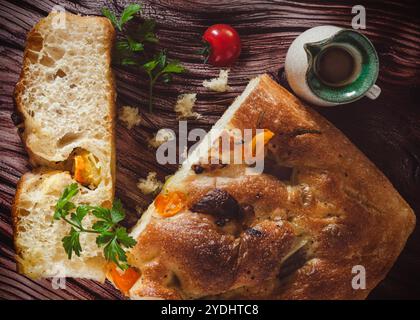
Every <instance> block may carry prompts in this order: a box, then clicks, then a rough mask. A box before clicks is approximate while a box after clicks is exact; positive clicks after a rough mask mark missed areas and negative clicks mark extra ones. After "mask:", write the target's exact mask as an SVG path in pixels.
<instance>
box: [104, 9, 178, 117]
mask: <svg viewBox="0 0 420 320" xmlns="http://www.w3.org/2000/svg"><path fill="white" fill-rule="evenodd" d="M139 12H141V6H140V5H138V4H130V5H128V6H127V7H126V8H125V9H124V10H123V12H122V13H121V16H120V18H117V16H116V15H115V13H114V12H112V11H111V10H109V9H108V8H103V9H102V14H103V15H104V16H105V17H107V18H108V19H109V20H110V21H111V22H112V24H113V25H114V26H115V28H117V30H118V31H120V33H121V34H120V40H118V41H117V43H116V49H117V50H118V52H119V55H120V57H121V58H120V63H121V64H122V65H126V66H138V67H139V68H141V69H142V70H143V71H144V72H146V74H147V75H148V76H149V112H153V88H154V86H155V84H156V82H158V81H160V80H161V81H162V82H163V83H169V82H171V80H172V75H173V74H177V73H182V72H184V71H185V68H184V67H183V66H182V65H181V64H180V62H179V61H177V60H170V59H168V56H167V53H166V51H165V50H160V52H159V53H158V54H155V55H154V56H153V57H152V58H150V56H149V55H148V54H147V51H148V50H146V48H147V45H148V44H155V43H157V42H159V39H158V38H157V36H156V34H155V27H156V23H155V21H154V20H145V21H144V22H143V23H142V24H140V25H139V26H138V27H137V29H135V31H134V32H133V31H130V30H128V28H125V25H126V23H127V22H128V21H130V20H131V19H132V18H133V17H134V16H135V15H136V14H137V13H139Z"/></svg>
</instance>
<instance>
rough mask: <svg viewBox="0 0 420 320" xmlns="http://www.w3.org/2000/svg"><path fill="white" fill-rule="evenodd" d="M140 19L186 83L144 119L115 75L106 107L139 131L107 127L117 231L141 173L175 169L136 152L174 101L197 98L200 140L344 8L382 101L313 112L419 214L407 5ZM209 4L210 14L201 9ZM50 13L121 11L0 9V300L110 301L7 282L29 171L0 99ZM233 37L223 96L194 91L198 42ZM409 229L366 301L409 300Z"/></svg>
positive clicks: (417, 49) (136, 199)
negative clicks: (363, 25) (112, 146)
mask: <svg viewBox="0 0 420 320" xmlns="http://www.w3.org/2000/svg"><path fill="white" fill-rule="evenodd" d="M141 3H142V4H143V8H144V10H143V16H144V17H152V18H154V19H156V21H157V24H158V35H159V38H160V44H159V46H161V47H165V48H168V49H169V51H170V55H171V57H173V58H177V59H179V60H181V61H182V62H183V64H184V65H185V66H186V67H187V69H188V70H189V72H188V73H186V74H183V75H182V76H179V77H176V78H175V80H174V82H173V83H172V84H171V85H169V86H166V85H165V86H161V85H160V86H158V87H157V89H156V90H155V91H156V99H155V102H156V107H155V110H156V112H155V113H154V114H149V113H148V112H147V104H146V101H147V90H146V88H147V79H146V78H145V76H144V75H143V74H140V73H136V72H134V71H132V70H130V69H126V68H121V67H118V66H116V67H115V75H116V79H117V90H118V101H117V102H118V106H119V107H121V106H122V105H132V106H137V107H139V109H140V112H141V114H142V115H143V117H144V121H143V122H142V123H141V125H140V126H137V127H135V128H134V129H132V130H128V129H127V128H125V127H124V126H123V125H121V124H120V123H118V125H117V156H118V165H117V167H118V175H117V197H119V198H121V199H122V200H123V202H124V204H125V206H126V208H127V211H128V212H129V214H128V215H129V217H128V221H127V225H128V226H130V225H133V224H134V223H135V222H136V221H137V219H138V214H137V213H136V206H140V207H143V208H144V207H146V206H147V205H148V204H149V203H150V202H151V201H152V198H151V197H148V196H144V195H142V194H141V193H140V192H139V190H138V189H137V188H136V182H137V180H138V179H139V178H141V177H146V175H147V173H148V172H149V171H156V172H158V176H159V177H160V178H161V179H163V178H164V177H165V176H166V175H168V174H171V173H173V172H174V171H175V170H176V167H174V166H173V167H164V166H160V165H158V164H157V163H156V161H155V154H154V151H153V150H150V149H149V148H148V147H147V143H145V141H146V139H148V138H149V137H151V136H152V134H153V133H155V132H156V131H157V130H158V129H159V128H163V127H166V128H167V127H169V128H173V129H177V125H178V122H177V120H176V116H175V114H174V111H173V106H174V103H175V100H176V96H177V95H178V94H180V93H187V92H198V100H197V111H198V112H200V113H201V114H202V115H203V117H202V118H201V119H199V120H194V121H189V126H190V128H193V127H202V128H205V129H208V128H210V126H211V125H212V124H213V123H214V122H215V121H216V120H217V119H218V118H219V117H220V115H221V114H222V113H223V112H224V110H225V109H226V108H227V107H228V106H229V105H230V103H231V102H232V101H233V99H234V98H235V97H236V96H237V95H238V94H239V93H240V92H241V91H242V90H243V88H244V87H245V85H246V84H247V82H248V80H249V79H250V78H252V77H254V76H256V75H258V74H261V73H263V72H268V73H269V74H270V75H271V76H272V77H274V78H275V79H276V80H277V81H279V82H280V83H281V84H283V85H285V86H287V83H286V81H285V79H284V72H283V70H284V69H283V67H284V59H285V56H286V52H287V48H288V47H289V45H290V43H291V42H292V41H293V39H294V38H295V37H296V36H297V35H298V34H299V33H301V32H303V31H304V30H306V29H308V28H311V27H314V26H318V25H325V24H333V25H337V26H341V27H347V28H350V27H351V25H350V24H351V19H352V14H351V7H352V6H353V5H354V4H363V5H365V7H366V12H367V29H366V30H363V33H364V34H365V35H367V36H368V37H369V38H370V39H371V40H372V42H373V43H374V45H375V47H376V48H377V51H378V54H379V58H380V63H381V69H380V74H379V80H378V84H379V86H380V87H381V88H382V94H381V96H380V97H379V99H377V100H375V101H371V100H368V99H366V98H363V99H361V100H359V101H358V102H355V103H353V104H351V105H345V106H340V107H334V108H328V109H319V108H318V109H317V110H318V111H319V112H320V113H322V114H323V115H324V116H325V117H326V118H327V119H329V120H330V121H331V122H332V123H334V124H335V125H336V126H337V127H338V128H339V129H341V130H342V131H343V132H344V133H345V134H346V135H347V136H348V137H349V138H350V140H352V141H353V143H354V144H355V145H356V146H358V147H359V148H360V149H361V150H362V151H363V152H364V153H365V154H366V155H367V156H368V157H369V158H370V159H371V160H372V161H373V162H374V163H375V164H376V165H377V166H378V167H379V168H380V169H381V170H382V171H383V172H384V173H385V175H386V176H387V177H388V178H389V179H390V180H391V182H392V183H393V184H394V186H395V187H396V188H397V190H398V191H399V192H400V193H401V195H402V196H403V197H404V198H405V199H406V200H407V202H408V203H409V204H410V205H411V206H412V208H413V209H414V210H415V211H416V213H420V18H419V15H418V12H419V10H418V9H419V8H416V2H415V1H412V2H408V1H406V2H403V1H398V2H397V1H357V2H356V3H354V2H353V3H352V2H351V1H323V2H314V1H310V2H309V1H308V3H304V2H298V1H267V0H255V1H251V0H249V1H238V0H229V1H226V0H223V1H208V0H200V1H186V0H184V1H181V0H160V1H158V0H155V1H141ZM208 3H212V4H208ZM56 4H60V5H62V6H63V7H65V9H66V10H68V11H70V12H74V13H80V14H83V15H86V14H89V15H98V14H100V8H101V7H102V6H104V5H106V6H108V7H111V8H112V9H113V10H116V11H121V10H122V8H123V7H124V1H103V2H101V1H87V0H81V1H64V0H60V1H49V0H46V1H30V0H24V1H1V3H0V25H1V31H0V68H1V80H0V81H1V84H0V89H1V91H0V104H1V107H0V298H3V299H114V298H121V296H120V295H119V294H118V292H117V291H116V290H115V289H113V287H112V286H111V285H110V284H98V283H95V282H93V281H87V280H75V279H68V280H67V289H66V290H54V289H52V287H51V283H50V281H49V280H41V281H32V280H30V279H28V278H26V277H24V276H22V275H19V274H17V273H16V271H15V261H14V251H13V231H12V226H11V217H10V208H11V204H12V201H13V197H14V193H15V187H16V183H17V181H18V179H19V177H20V176H21V175H22V174H23V173H24V172H27V171H29V170H30V167H29V164H28V159H27V155H26V153H25V151H24V149H23V147H22V144H21V141H20V139H19V137H18V135H17V132H16V128H15V127H14V125H13V122H12V119H11V115H12V113H13V110H14V105H13V99H12V92H13V89H14V85H15V83H16V82H17V80H18V76H19V72H20V68H21V62H22V52H23V48H24V44H25V37H26V34H27V32H28V31H29V30H30V29H31V28H32V26H33V25H34V24H35V23H36V22H37V21H38V20H39V19H40V18H42V17H44V16H46V15H47V14H48V12H49V11H50V10H51V8H52V7H53V6H54V5H56ZM218 22H223V23H228V24H231V25H232V26H234V27H235V28H237V30H238V32H239V34H240V36H241V39H242V42H243V52H242V55H241V57H240V60H239V61H238V63H237V64H236V65H235V66H234V67H233V68H232V69H231V74H230V78H229V85H230V86H231V87H232V90H231V91H230V92H227V93H222V94H220V93H213V92H208V91H206V90H205V89H204V88H203V87H202V85H201V82H202V81H203V80H204V79H208V78H210V77H212V76H216V75H217V74H218V69H217V68H213V67H211V66H208V65H204V64H203V63H202V62H201V58H200V56H199V55H197V54H196V51H197V50H198V49H199V48H200V40H199V39H200V35H201V34H202V32H203V31H204V30H205V28H206V27H207V26H209V25H211V24H214V23H218ZM419 271H420V228H418V227H417V228H416V230H415V231H414V233H413V234H412V235H411V237H410V239H409V241H408V243H407V246H406V248H405V250H404V252H403V253H402V254H401V256H400V258H399V259H398V261H397V263H396V264H395V266H394V267H393V269H392V271H391V272H390V273H389V275H388V276H387V278H386V279H385V280H384V281H383V282H382V283H381V284H380V285H379V286H378V287H377V288H376V289H375V290H374V291H373V292H372V293H371V295H370V298H371V299H378V298H384V299H392V298H397V299H401V298H417V299H419V298H420V272H419Z"/></svg>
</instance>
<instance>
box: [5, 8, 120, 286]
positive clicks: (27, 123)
mask: <svg viewBox="0 0 420 320" xmlns="http://www.w3.org/2000/svg"><path fill="white" fill-rule="evenodd" d="M114 33H115V32H114V29H113V27H112V25H111V23H110V22H109V20H108V19H106V18H99V17H82V16H77V15H73V14H69V13H51V14H50V15H49V16H48V17H46V18H43V19H42V20H41V21H40V22H39V23H37V24H36V26H35V27H34V28H33V29H32V30H31V31H30V33H29V34H28V39H27V44H26V48H25V52H24V58H23V67H22V73H21V77H20V80H19V82H18V83H17V85H16V89H15V101H16V107H17V111H18V113H19V114H20V116H21V118H22V120H23V121H22V123H21V124H20V125H19V132H20V135H21V138H22V141H23V143H24V144H25V147H26V149H27V151H28V153H29V157H30V162H31V164H32V165H33V166H34V167H39V168H38V169H36V170H34V171H33V172H31V173H27V174H25V175H24V176H23V177H22V178H21V180H20V182H19V184H18V186H17V192H16V196H15V201H14V206H13V209H12V214H13V220H14V226H15V247H16V254H17V256H16V257H17V264H18V269H19V271H20V272H21V273H24V274H26V275H28V276H30V277H33V278H39V277H53V276H61V277H63V276H68V277H83V278H91V279H96V280H99V281H104V280H105V272H106V270H105V267H106V261H105V259H104V257H103V253H102V249H100V248H98V246H97V245H96V243H95V236H94V235H92V234H88V235H83V236H82V238H81V239H80V240H81V244H82V248H83V251H82V253H81V256H80V257H77V256H73V257H72V260H69V259H68V258H67V255H66V253H65V251H64V249H63V245H62V242H61V239H62V238H63V237H64V236H65V235H67V234H68V233H69V230H70V226H69V225H68V224H67V223H65V222H64V221H53V214H54V209H55V205H56V203H57V200H58V198H59V197H60V195H61V194H62V192H63V190H64V188H65V187H66V186H68V185H70V184H71V183H74V182H78V183H79V193H78V195H77V196H76V197H75V199H74V200H75V201H74V202H75V204H80V203H84V204H91V205H101V206H106V207H109V206H110V205H111V204H112V200H113V194H114V180H115V173H114V171H115V147H114V136H115V132H114V117H115V115H114V113H115V89H114V80H113V76H112V71H111V49H112V44H113V40H114ZM86 219H87V223H93V220H92V218H91V217H86Z"/></svg>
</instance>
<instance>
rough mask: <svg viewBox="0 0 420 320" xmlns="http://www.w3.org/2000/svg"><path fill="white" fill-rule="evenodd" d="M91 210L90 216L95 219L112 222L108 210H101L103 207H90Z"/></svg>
mask: <svg viewBox="0 0 420 320" xmlns="http://www.w3.org/2000/svg"><path fill="white" fill-rule="evenodd" d="M91 209H92V214H93V215H94V216H95V217H96V218H98V219H102V220H105V221H108V222H112V219H111V212H110V210H109V209H107V208H103V207H92V208H91Z"/></svg>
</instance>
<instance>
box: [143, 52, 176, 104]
mask: <svg viewBox="0 0 420 320" xmlns="http://www.w3.org/2000/svg"><path fill="white" fill-rule="evenodd" d="M143 68H144V70H145V71H146V73H147V75H148V76H149V112H152V110H153V88H154V86H155V83H156V81H158V80H159V79H162V81H163V82H164V83H169V82H170V81H171V80H172V74H174V73H182V72H184V67H183V66H182V65H181V64H180V63H179V62H178V61H176V60H172V61H171V60H168V57H167V55H166V51H165V50H162V51H160V52H159V54H157V55H156V56H155V57H154V58H153V59H152V60H150V61H148V62H146V63H145V64H144V65H143Z"/></svg>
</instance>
